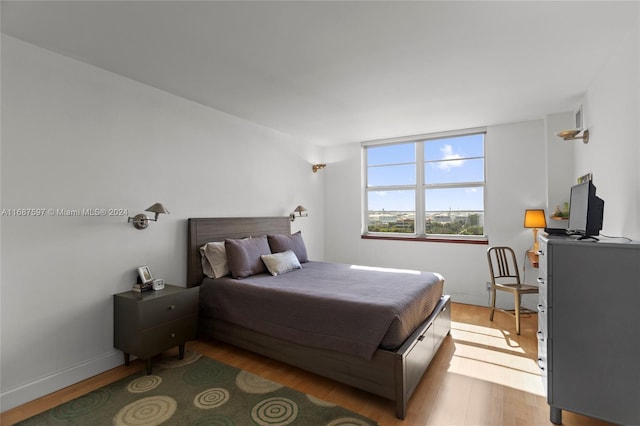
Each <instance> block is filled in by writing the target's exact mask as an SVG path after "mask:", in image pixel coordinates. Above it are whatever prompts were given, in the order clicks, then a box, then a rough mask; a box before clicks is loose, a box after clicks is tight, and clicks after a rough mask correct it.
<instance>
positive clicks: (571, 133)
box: [558, 129, 589, 143]
mask: <svg viewBox="0 0 640 426" xmlns="http://www.w3.org/2000/svg"><path fill="white" fill-rule="evenodd" d="M578 133H580V130H579V129H577V130H563V131H561V132H559V133H558V136H559V137H561V138H562V139H564V140H565V141H573V140H576V139H582V142H584V143H589V129H585V130H584V131H583V132H582V136H578Z"/></svg>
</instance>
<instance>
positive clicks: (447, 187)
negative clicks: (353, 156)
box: [362, 129, 485, 239]
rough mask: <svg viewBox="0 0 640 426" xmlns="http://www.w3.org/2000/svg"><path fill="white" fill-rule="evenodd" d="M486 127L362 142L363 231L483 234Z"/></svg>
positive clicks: (464, 236) (455, 235)
mask: <svg viewBox="0 0 640 426" xmlns="http://www.w3.org/2000/svg"><path fill="white" fill-rule="evenodd" d="M484 135H485V132H484V130H483V129H474V130H472V131H466V132H448V133H444V134H437V135H424V136H420V137H413V138H402V139H394V140H387V141H375V142H367V143H363V144H362V148H363V149H362V151H363V162H362V164H363V180H364V185H363V205H364V210H363V218H364V223H365V226H364V229H363V235H367V236H381V237H383V236H387V237H403V236H404V237H410V238H415V237H423V238H445V239H454V238H455V239H478V238H482V237H484V210H485V209H484V189H485V157H484V155H485V153H484Z"/></svg>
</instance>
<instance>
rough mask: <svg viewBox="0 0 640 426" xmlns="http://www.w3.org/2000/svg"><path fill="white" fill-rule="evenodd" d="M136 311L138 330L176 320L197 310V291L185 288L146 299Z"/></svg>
mask: <svg viewBox="0 0 640 426" xmlns="http://www.w3.org/2000/svg"><path fill="white" fill-rule="evenodd" d="M138 312H139V316H138V320H139V326H140V330H146V329H148V328H152V327H157V326H158V325H159V324H163V323H169V322H172V321H176V320H178V319H180V318H184V317H186V316H189V315H192V314H193V313H194V312H198V292H197V291H189V290H186V291H181V292H179V293H173V294H170V295H166V296H163V297H158V298H155V299H150V300H146V301H145V303H141V304H140V306H139V311H138Z"/></svg>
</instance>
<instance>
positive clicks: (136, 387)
mask: <svg viewBox="0 0 640 426" xmlns="http://www.w3.org/2000/svg"><path fill="white" fill-rule="evenodd" d="M160 383H162V377H160V376H142V377H138V378H137V379H135V380H133V381H132V382H131V383H129V384H128V385H127V390H128V391H129V392H131V393H143V392H147V391H150V390H151V389H155V388H157V387H158V386H160Z"/></svg>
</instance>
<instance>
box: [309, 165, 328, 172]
mask: <svg viewBox="0 0 640 426" xmlns="http://www.w3.org/2000/svg"><path fill="white" fill-rule="evenodd" d="M325 167H327V165H326V164H323V163H318V164H314V165H313V166H311V170H313V173H318V170H320V169H324V168H325Z"/></svg>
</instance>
